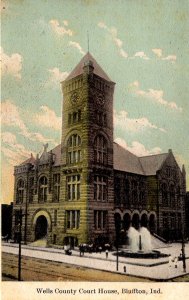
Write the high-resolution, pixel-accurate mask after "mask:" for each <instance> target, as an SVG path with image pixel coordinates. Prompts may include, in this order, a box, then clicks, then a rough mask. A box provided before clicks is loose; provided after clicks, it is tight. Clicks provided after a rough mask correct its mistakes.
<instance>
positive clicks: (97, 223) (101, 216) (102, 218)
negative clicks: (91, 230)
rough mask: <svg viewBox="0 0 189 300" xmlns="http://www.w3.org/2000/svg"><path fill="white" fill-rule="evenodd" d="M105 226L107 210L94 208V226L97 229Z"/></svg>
mask: <svg viewBox="0 0 189 300" xmlns="http://www.w3.org/2000/svg"><path fill="white" fill-rule="evenodd" d="M106 226H107V211H105V210H95V211H94V227H95V229H97V230H103V229H105V228H106Z"/></svg>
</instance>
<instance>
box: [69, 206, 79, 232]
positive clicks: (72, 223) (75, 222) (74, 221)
mask: <svg viewBox="0 0 189 300" xmlns="http://www.w3.org/2000/svg"><path fill="white" fill-rule="evenodd" d="M79 223H80V210H67V211H66V228H67V229H78V228H79Z"/></svg>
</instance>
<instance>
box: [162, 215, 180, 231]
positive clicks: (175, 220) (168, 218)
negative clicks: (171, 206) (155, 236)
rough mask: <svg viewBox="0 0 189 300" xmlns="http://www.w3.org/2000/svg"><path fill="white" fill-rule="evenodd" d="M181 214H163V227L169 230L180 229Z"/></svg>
mask: <svg viewBox="0 0 189 300" xmlns="http://www.w3.org/2000/svg"><path fill="white" fill-rule="evenodd" d="M181 221H182V220H181V214H180V213H178V214H175V213H163V227H164V228H170V229H175V228H178V229H181V227H182V222H181Z"/></svg>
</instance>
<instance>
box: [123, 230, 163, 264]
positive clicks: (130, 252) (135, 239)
mask: <svg viewBox="0 0 189 300" xmlns="http://www.w3.org/2000/svg"><path fill="white" fill-rule="evenodd" d="M127 237H128V240H129V246H128V248H126V249H123V250H120V251H119V256H124V257H131V258H159V257H166V256H168V255H167V254H163V253H161V252H160V251H157V250H153V249H152V242H151V235H150V232H149V231H148V229H147V228H146V227H141V228H140V229H139V230H136V229H135V228H134V227H132V226H131V227H130V228H129V230H128V232H127Z"/></svg>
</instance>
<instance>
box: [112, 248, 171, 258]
mask: <svg viewBox="0 0 189 300" xmlns="http://www.w3.org/2000/svg"><path fill="white" fill-rule="evenodd" d="M112 254H113V255H117V252H113V253H112ZM118 256H120V257H130V258H160V257H168V256H169V255H168V254H165V253H161V252H160V251H157V250H152V251H151V252H144V251H137V252H132V251H130V250H121V251H118Z"/></svg>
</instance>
